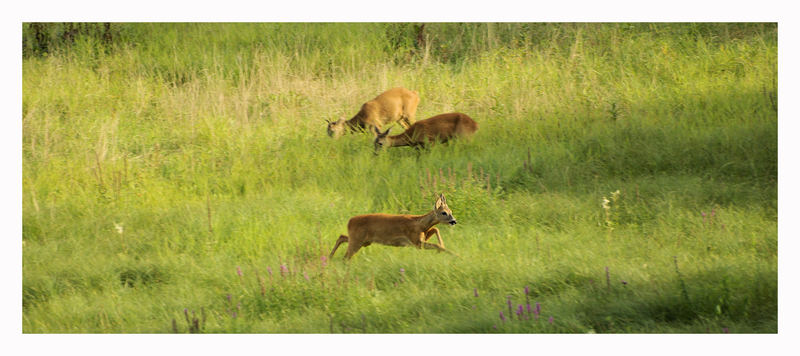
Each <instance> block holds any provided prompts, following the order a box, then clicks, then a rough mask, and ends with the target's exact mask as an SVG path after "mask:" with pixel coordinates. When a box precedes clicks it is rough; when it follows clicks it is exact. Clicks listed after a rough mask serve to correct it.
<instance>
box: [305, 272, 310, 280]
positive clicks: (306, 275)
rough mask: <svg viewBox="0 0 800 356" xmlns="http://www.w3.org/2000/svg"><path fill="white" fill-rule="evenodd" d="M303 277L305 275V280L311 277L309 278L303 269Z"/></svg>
mask: <svg viewBox="0 0 800 356" xmlns="http://www.w3.org/2000/svg"><path fill="white" fill-rule="evenodd" d="M303 277H305V279H306V280H307V281H310V280H311V279H309V278H308V272H306V271H303Z"/></svg>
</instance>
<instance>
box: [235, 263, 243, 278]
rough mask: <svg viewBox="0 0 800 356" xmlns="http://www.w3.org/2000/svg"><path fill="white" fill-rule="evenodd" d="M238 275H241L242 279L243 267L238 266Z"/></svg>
mask: <svg viewBox="0 0 800 356" xmlns="http://www.w3.org/2000/svg"><path fill="white" fill-rule="evenodd" d="M236 274H238V275H239V277H241V276H242V268H241V267H239V266H236Z"/></svg>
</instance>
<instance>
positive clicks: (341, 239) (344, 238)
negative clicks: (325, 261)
mask: <svg viewBox="0 0 800 356" xmlns="http://www.w3.org/2000/svg"><path fill="white" fill-rule="evenodd" d="M349 240H350V238H348V237H347V235H339V239H338V240H336V245H333V250H331V254H330V255H329V256H328V258H333V254H334V253H336V249H337V248H339V245H341V244H343V243H345V242H349Z"/></svg>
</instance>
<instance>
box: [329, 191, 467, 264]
mask: <svg viewBox="0 0 800 356" xmlns="http://www.w3.org/2000/svg"><path fill="white" fill-rule="evenodd" d="M438 223H449V224H450V225H455V224H456V218H455V217H454V216H453V212H452V211H450V208H448V207H447V201H445V199H444V195H443V194H440V195H439V198H438V199H436V203H435V204H434V206H433V211H431V212H429V213H427V214H425V215H391V214H367V215H359V216H354V217H352V218H350V221H348V222H347V233H348V235H340V236H339V239H338V240H336V245H334V246H333V250H331V254H330V256H329V258H333V254H334V253H336V249H337V248H339V245H341V244H343V243H345V242H347V252H346V253H345V255H344V258H345V259H350V258H351V257H353V255H354V254H355V253H356V252H357V251H358V250H359V249H360V248H362V247H366V246H369V245H370V244H372V243H373V242H376V243H379V244H382V245H389V246H415V247H417V248H419V249H422V248H423V247H424V248H427V249H436V250H438V251H445V252H450V251H448V250H446V249H445V248H444V240H442V235H441V234H439V229H437V228H435V227H433V225H436V224H438ZM434 234H435V235H436V238H437V239H439V244H438V245H435V244H432V243H429V242H428V239H430V238H431V236H433V235H434ZM450 253H452V252H450Z"/></svg>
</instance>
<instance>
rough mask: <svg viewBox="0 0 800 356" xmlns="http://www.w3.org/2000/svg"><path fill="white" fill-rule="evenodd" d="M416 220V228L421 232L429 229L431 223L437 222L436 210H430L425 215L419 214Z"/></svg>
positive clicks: (431, 225)
mask: <svg viewBox="0 0 800 356" xmlns="http://www.w3.org/2000/svg"><path fill="white" fill-rule="evenodd" d="M416 220H417V221H416V225H417V228H418V229H419V230H420V231H422V232H425V231H428V230H430V228H431V227H433V225H436V224H438V223H439V221H438V220H436V210H432V211H431V212H429V213H427V214H425V215H420V216H418V217H417V218H416Z"/></svg>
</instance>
